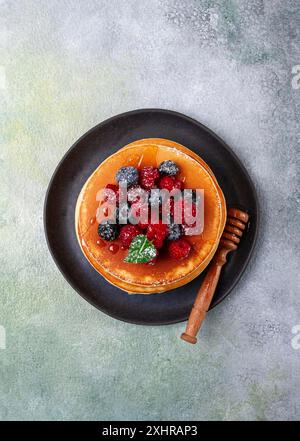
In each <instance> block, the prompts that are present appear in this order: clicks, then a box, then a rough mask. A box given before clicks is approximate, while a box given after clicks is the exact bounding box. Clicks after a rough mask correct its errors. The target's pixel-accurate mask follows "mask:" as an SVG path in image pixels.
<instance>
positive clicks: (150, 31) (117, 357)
mask: <svg viewBox="0 0 300 441" xmlns="http://www.w3.org/2000/svg"><path fill="white" fill-rule="evenodd" d="M0 10H1V12H0V17H1V32H0V38H1V59H0V60H1V61H0V65H1V66H0V67H1V69H0V101H1V132H0V136H1V138H0V139H1V150H0V165H1V167H0V174H1V189H0V244H1V245H0V246H1V248H0V259H1V265H0V271H1V279H0V280H1V282H0V285H1V310H0V326H2V327H4V328H5V330H6V349H0V419H2V420H14V419H36V420H40V419H50V420H52V419H60V420H70V419H86V420H87V419H100V420H101V419H103V420H112V419H124V420H128V419H142V420H145V419H168V420H175V419H182V420H193V419H194V420H197V419H199V420H204V419H209V420H216V419H225V420H231V419H255V420H262V419H290V420H295V419H299V417H300V401H299V382H300V373H299V357H300V350H297V349H293V347H292V343H291V342H292V338H293V334H292V327H293V326H295V325H297V324H299V323H300V312H299V285H300V283H299V282H300V280H299V249H300V247H299V221H298V220H297V218H296V214H297V210H298V212H299V200H300V196H299V155H298V153H299V148H298V147H297V141H298V140H299V138H297V136H298V134H299V107H300V101H299V98H300V90H295V89H293V88H292V86H291V79H292V74H291V70H292V66H293V65H296V64H300V54H299V29H300V26H299V24H300V23H299V2H297V1H288V2H286V1H284V0H274V1H263V0H256V1H250V0H248V1H237V0H236V1H234V0H232V1H229V0H228V1H212V0H211V1H209V0H206V1H205V0H203V1H200V0H198V1H192V0H183V1H175V0H174V1H173V0H165V1H158V0H153V1H150V2H149V1H146V0H140V1H134V0H129V1H126V2H125V1H122V0H110V1H96V0H87V1H83V0H81V1H75V0H74V1H72V0H69V1H66V0H60V1H58V0H50V1H45V0H42V1H38V2H37V1H33V0H22V1H16V0H10V1H8V0H3V1H1V2H0ZM143 107H163V108H170V109H173V110H177V111H179V112H183V113H186V114H188V115H190V116H192V117H195V118H196V119H198V120H200V121H201V122H203V123H204V124H207V125H208V126H209V127H211V128H212V129H213V130H215V131H216V132H217V133H218V134H219V135H220V136H222V137H223V138H224V139H225V140H226V141H227V142H228V143H229V144H230V145H231V146H232V148H233V149H234V150H235V152H236V153H237V154H238V155H239V156H240V158H241V160H242V161H243V162H244V164H245V165H246V167H247V168H248V169H249V172H250V174H251V176H252V177H253V180H254V182H255V185H256V187H257V190H258V193H259V196H260V200H261V208H262V230H261V234H260V237H259V245H258V247H257V249H256V252H255V256H254V259H253V260H252V262H251V264H250V266H249V268H248V270H247V271H246V274H245V275H244V277H243V279H242V281H241V282H240V283H239V285H238V287H237V288H236V289H235V290H234V293H232V295H231V296H230V297H229V298H228V299H226V301H225V302H223V303H222V304H221V305H220V306H218V307H217V308H216V309H214V310H213V311H212V312H211V313H210V314H209V316H208V317H207V320H206V323H205V324H204V326H203V330H202V332H201V337H200V341H199V344H198V345H197V346H190V345H187V344H185V343H183V342H182V341H181V340H180V339H179V335H180V333H181V332H182V329H183V325H182V324H178V325H174V326H167V327H156V328H151V327H139V326H134V325H129V324H125V323H121V322H118V321H116V320H114V319H112V318H109V317H107V316H105V315H104V314H102V313H100V312H99V311H97V310H96V309H94V308H93V307H92V306H90V305H89V304H88V303H86V302H85V301H84V300H83V299H82V298H81V297H79V296H78V295H77V294H76V293H75V292H74V291H73V290H72V288H71V287H70V286H69V285H68V284H67V282H65V281H64V279H63V277H62V276H61V274H60V273H59V271H58V269H57V268H56V267H55V264H54V263H53V261H52V259H51V257H50V255H49V253H48V250H47V247H46V244H45V239H44V233H43V223H42V215H43V214H42V212H43V201H44V196H45V191H46V188H47V185H48V182H49V180H50V177H51V175H52V173H53V171H54V169H55V167H56V164H57V163H58V161H59V160H60V159H61V157H62V156H63V154H64V153H65V152H66V150H67V149H68V147H69V146H70V145H71V144H72V143H73V142H74V141H75V140H76V139H77V138H78V137H79V136H81V135H82V134H83V133H84V132H85V131H86V130H88V129H89V128H90V127H92V126H93V125H95V124H96V123H98V122H100V121H101V120H103V119H106V118H108V117H110V116H112V115H114V114H117V113H121V112H124V111H127V110H132V109H135V108H143ZM297 152H298V153H297ZM1 329H3V328H1ZM0 343H1V342H0ZM0 347H1V344H0Z"/></svg>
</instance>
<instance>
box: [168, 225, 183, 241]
mask: <svg viewBox="0 0 300 441" xmlns="http://www.w3.org/2000/svg"><path fill="white" fill-rule="evenodd" d="M182 235H183V229H182V226H181V225H179V224H169V225H168V234H167V239H168V240H177V239H179V238H180V237H181V236H182Z"/></svg>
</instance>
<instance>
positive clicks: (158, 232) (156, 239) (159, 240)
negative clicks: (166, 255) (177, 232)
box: [147, 223, 167, 249]
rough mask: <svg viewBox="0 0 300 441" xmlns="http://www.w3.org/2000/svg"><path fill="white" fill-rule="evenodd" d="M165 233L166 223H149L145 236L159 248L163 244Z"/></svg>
mask: <svg viewBox="0 0 300 441" xmlns="http://www.w3.org/2000/svg"><path fill="white" fill-rule="evenodd" d="M166 235H167V225H166V224H161V223H160V224H153V225H152V224H151V225H149V226H148V228H147V238H148V239H149V240H152V242H153V245H154V246H155V248H157V249H159V248H161V247H162V246H163V244H164V239H165V237H166Z"/></svg>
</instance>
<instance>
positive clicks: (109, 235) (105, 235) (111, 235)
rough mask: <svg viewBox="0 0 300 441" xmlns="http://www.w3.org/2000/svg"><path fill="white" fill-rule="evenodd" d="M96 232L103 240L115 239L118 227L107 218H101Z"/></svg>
mask: <svg viewBox="0 0 300 441" xmlns="http://www.w3.org/2000/svg"><path fill="white" fill-rule="evenodd" d="M98 234H99V236H100V237H102V239H104V240H115V239H116V238H117V237H118V234H119V228H118V226H117V225H115V224H111V223H110V222H109V221H108V220H103V221H102V222H101V224H99V225H98Z"/></svg>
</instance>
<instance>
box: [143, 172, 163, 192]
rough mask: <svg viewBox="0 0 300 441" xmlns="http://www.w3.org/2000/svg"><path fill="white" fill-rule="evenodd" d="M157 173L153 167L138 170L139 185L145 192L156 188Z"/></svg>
mask: <svg viewBox="0 0 300 441" xmlns="http://www.w3.org/2000/svg"><path fill="white" fill-rule="evenodd" d="M158 178H159V171H158V170H157V168H155V167H143V168H142V169H141V170H140V184H141V186H142V187H143V188H145V189H146V190H150V189H151V188H155V187H156V181H157V180H158Z"/></svg>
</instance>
